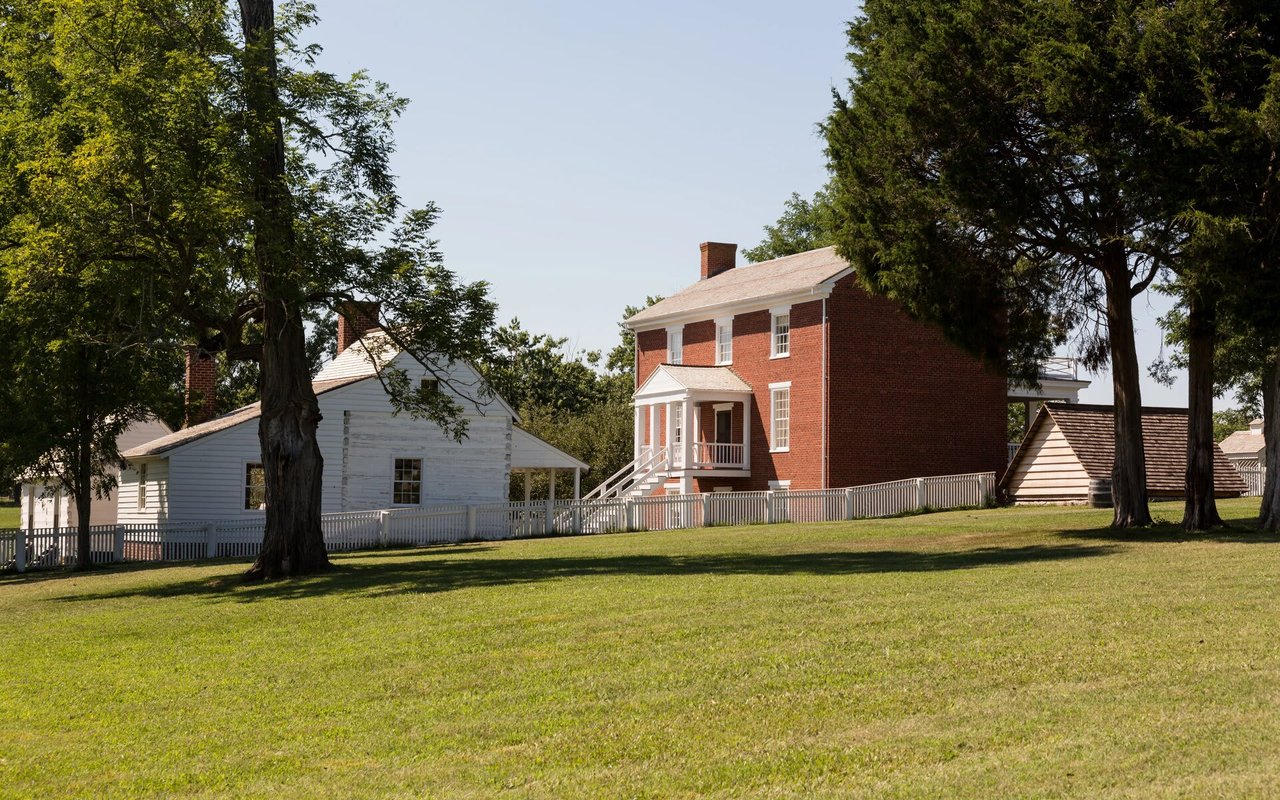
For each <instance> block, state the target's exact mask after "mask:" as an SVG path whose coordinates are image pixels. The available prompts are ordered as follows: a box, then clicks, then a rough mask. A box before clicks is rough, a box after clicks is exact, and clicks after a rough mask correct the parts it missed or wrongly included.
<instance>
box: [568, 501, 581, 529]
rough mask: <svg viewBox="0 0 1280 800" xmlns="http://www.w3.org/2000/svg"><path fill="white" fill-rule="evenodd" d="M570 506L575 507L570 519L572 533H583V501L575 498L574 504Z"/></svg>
mask: <svg viewBox="0 0 1280 800" xmlns="http://www.w3.org/2000/svg"><path fill="white" fill-rule="evenodd" d="M570 508H572V509H573V514H572V517H571V519H570V521H569V524H570V525H571V526H572V527H573V530H571V531H570V533H572V534H574V535H577V534H579V533H582V501H580V500H574V501H573V505H572V506H570Z"/></svg>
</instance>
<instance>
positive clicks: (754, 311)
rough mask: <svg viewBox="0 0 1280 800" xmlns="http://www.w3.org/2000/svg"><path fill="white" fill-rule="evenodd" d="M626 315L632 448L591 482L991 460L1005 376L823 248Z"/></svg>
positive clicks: (882, 469)
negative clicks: (608, 477) (620, 464)
mask: <svg viewBox="0 0 1280 800" xmlns="http://www.w3.org/2000/svg"><path fill="white" fill-rule="evenodd" d="M736 251H737V246H736V245H733V244H721V243H717V242H707V243H705V244H703V245H702V271H701V279H700V280H699V281H698V282H697V283H695V284H693V285H692V286H689V287H688V288H686V289H683V290H681V291H679V292H677V293H676V294H674V295H672V296H670V297H668V298H666V299H665V300H663V301H661V302H659V303H657V304H655V305H653V306H651V307H650V308H647V309H645V310H644V311H641V312H640V313H638V314H636V315H635V316H633V317H631V318H630V319H628V320H627V321H626V326H627V327H628V328H630V329H631V330H633V331H635V333H636V384H637V385H636V393H635V456H636V462H635V463H634V464H632V465H631V467H630V468H629V471H624V472H625V474H624V473H619V475H618V476H616V480H615V481H613V482H610V483H609V484H607V485H606V486H605V487H602V489H601V490H599V492H598V494H600V495H605V496H607V495H609V494H611V493H618V494H624V493H626V494H648V493H651V492H656V491H660V490H662V489H664V488H665V490H666V491H667V492H681V493H687V492H710V491H745V490H759V489H770V488H774V489H784V488H785V489H793V490H801V489H823V488H831V487H842V486H855V485H860V484H867V483H876V482H880V481H890V480H897V479H900V478H908V477H919V476H927V475H944V474H958V473H968V472H997V473H999V472H1001V471H1002V470H1003V469H1004V467H1005V463H1006V461H1007V447H1006V441H1005V439H1006V426H1007V408H1006V404H1007V402H1008V400H1007V391H1008V387H1007V386H1006V382H1005V380H1004V378H1002V377H1001V376H1000V375H997V374H995V373H994V372H991V371H988V370H986V369H984V368H983V366H982V365H981V364H980V363H979V362H978V360H976V359H975V358H973V357H972V356H970V355H968V354H966V353H964V352H962V351H961V350H959V349H958V348H956V347H955V346H953V345H952V344H950V343H949V342H947V341H946V340H945V339H944V338H943V336H942V334H941V333H940V332H939V331H938V330H936V329H935V328H934V327H931V326H929V325H926V324H923V323H920V322H916V321H914V320H911V319H910V318H908V317H907V316H906V315H905V314H904V313H903V312H901V311H900V310H899V309H898V308H897V307H896V306H895V305H894V304H893V303H892V302H891V301H889V300H887V299H885V298H883V297H877V296H874V295H871V294H869V293H867V292H866V291H864V290H863V289H862V288H860V287H859V286H858V285H857V282H856V281H855V278H854V274H853V269H852V268H851V267H850V266H849V264H848V262H846V261H845V260H844V259H842V258H841V257H840V256H839V255H837V254H836V252H835V250H834V248H825V249H822V250H813V251H810V252H807V253H800V254H797V255H794V256H788V257H786V258H780V259H776V260H773V261H767V262H763V263H759V264H751V265H747V266H742V267H737V266H735V263H734V260H735V254H736Z"/></svg>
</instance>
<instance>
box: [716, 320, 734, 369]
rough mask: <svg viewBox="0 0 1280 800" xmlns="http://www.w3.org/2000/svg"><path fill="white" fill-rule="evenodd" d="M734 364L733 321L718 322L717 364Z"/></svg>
mask: <svg viewBox="0 0 1280 800" xmlns="http://www.w3.org/2000/svg"><path fill="white" fill-rule="evenodd" d="M732 363H733V320H732V319H721V320H716V364H732Z"/></svg>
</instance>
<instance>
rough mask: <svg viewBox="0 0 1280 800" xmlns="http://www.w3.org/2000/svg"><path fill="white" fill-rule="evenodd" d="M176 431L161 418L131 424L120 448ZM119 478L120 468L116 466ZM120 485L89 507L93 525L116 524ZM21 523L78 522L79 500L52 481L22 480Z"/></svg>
mask: <svg viewBox="0 0 1280 800" xmlns="http://www.w3.org/2000/svg"><path fill="white" fill-rule="evenodd" d="M170 433H173V429H172V428H170V427H169V426H168V425H166V424H164V423H163V422H161V421H160V420H158V419H148V420H142V421H139V422H135V423H133V424H132V425H130V426H129V427H128V428H127V429H126V430H125V432H124V433H122V434H120V438H119V439H117V440H116V448H117V449H118V450H119V451H120V452H121V453H123V452H125V451H127V450H130V449H132V448H134V447H138V446H139V445H142V444H145V443H147V442H149V441H151V440H153V439H159V438H160V437H161V436H165V435H167V434H170ZM115 473H116V480H117V481H118V480H119V479H120V470H118V469H117V470H115ZM118 499H119V489H118V488H117V489H116V491H114V492H112V493H111V494H109V495H108V496H106V497H101V498H94V501H93V504H92V506H91V507H90V509H89V523H90V524H91V525H115V524H116V519H117V503H118ZM21 514H22V516H21V518H20V521H21V524H22V527H23V528H26V529H28V530H31V529H35V528H72V527H75V525H76V515H77V510H76V504H75V501H74V500H73V499H72V498H71V497H70V496H69V495H68V494H67V493H66V492H65V491H57V492H55V491H53V490H51V489H50V487H49V485H48V484H44V483H24V484H22V500H21Z"/></svg>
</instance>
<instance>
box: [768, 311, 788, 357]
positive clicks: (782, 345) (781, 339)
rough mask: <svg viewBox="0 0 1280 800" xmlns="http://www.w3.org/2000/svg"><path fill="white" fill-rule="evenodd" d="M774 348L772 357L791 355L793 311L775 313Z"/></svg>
mask: <svg viewBox="0 0 1280 800" xmlns="http://www.w3.org/2000/svg"><path fill="white" fill-rule="evenodd" d="M772 339H773V349H772V351H771V353H770V357H771V358H782V357H783V356H788V355H791V312H790V311H786V312H784V313H781V314H774V315H773V337H772Z"/></svg>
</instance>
